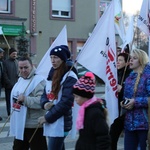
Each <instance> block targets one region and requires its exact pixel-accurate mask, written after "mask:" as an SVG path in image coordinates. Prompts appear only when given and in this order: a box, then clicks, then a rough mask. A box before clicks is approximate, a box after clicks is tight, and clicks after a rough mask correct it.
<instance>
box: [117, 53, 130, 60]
mask: <svg viewBox="0 0 150 150" xmlns="http://www.w3.org/2000/svg"><path fill="white" fill-rule="evenodd" d="M119 56H122V57H124V60H125V62H129V60H130V56H129V54H128V53H120V54H119V55H118V57H119Z"/></svg>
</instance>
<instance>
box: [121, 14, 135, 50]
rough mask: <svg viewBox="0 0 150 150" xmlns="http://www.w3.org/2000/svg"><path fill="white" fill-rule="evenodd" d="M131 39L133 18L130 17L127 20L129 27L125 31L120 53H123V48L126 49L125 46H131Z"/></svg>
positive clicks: (132, 35)
mask: <svg viewBox="0 0 150 150" xmlns="http://www.w3.org/2000/svg"><path fill="white" fill-rule="evenodd" d="M133 37H134V25H133V16H131V17H130V20H129V26H128V29H127V31H126V36H125V41H124V43H123V46H121V47H122V51H124V48H125V47H126V45H127V44H129V45H131V46H132V42H133Z"/></svg>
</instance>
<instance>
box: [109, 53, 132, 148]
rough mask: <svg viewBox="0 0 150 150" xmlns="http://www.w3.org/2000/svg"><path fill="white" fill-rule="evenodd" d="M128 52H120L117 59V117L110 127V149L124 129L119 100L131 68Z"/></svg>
mask: <svg viewBox="0 0 150 150" xmlns="http://www.w3.org/2000/svg"><path fill="white" fill-rule="evenodd" d="M129 57H130V56H129V54H128V53H120V54H119V55H118V59H117V72H118V110H119V117H117V118H116V119H115V120H114V122H113V123H112V124H111V127H110V136H111V149H112V150H117V142H118V139H119V136H120V134H121V132H122V131H123V129H124V117H125V114H122V113H121V106H120V102H121V101H122V100H123V91H124V82H125V79H126V78H127V77H128V76H129V74H130V72H131V69H129V60H130V58H129Z"/></svg>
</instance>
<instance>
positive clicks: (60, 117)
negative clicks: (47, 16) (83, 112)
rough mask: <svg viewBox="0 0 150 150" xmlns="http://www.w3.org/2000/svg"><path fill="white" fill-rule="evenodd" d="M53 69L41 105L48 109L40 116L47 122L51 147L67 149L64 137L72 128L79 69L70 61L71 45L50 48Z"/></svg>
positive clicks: (52, 149)
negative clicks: (74, 93)
mask: <svg viewBox="0 0 150 150" xmlns="http://www.w3.org/2000/svg"><path fill="white" fill-rule="evenodd" d="M50 59H51V63H52V68H51V70H50V72H49V75H48V78H47V79H48V82H47V84H46V87H45V90H44V93H43V95H42V97H41V106H42V108H43V109H45V110H47V113H46V114H45V115H44V116H41V117H40V118H39V119H38V122H39V124H43V123H44V135H45V136H48V150H64V149H65V148H64V139H65V137H66V136H67V135H68V133H69V131H70V130H71V129H72V106H73V101H74V97H73V93H72V89H73V85H74V84H75V82H76V81H77V71H76V69H75V68H74V67H73V63H71V60H70V51H69V48H68V46H66V45H59V46H56V47H54V48H53V49H52V50H51V51H50Z"/></svg>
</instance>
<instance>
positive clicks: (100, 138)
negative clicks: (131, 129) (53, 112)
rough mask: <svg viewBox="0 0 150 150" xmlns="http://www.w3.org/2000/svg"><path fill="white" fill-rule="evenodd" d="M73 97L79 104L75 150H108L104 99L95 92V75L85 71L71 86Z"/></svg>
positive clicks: (108, 142) (108, 138) (107, 128)
mask: <svg viewBox="0 0 150 150" xmlns="http://www.w3.org/2000/svg"><path fill="white" fill-rule="evenodd" d="M73 93H74V99H75V101H76V103H77V104H78V105H79V106H80V108H79V112H78V117H77V124H76V125H77V129H78V130H79V138H78V140H77V143H76V147H75V150H109V149H110V136H109V127H108V124H107V119H106V118H107V110H106V105H105V103H104V100H102V99H99V98H97V97H96V96H95V95H94V94H95V76H94V75H93V73H91V72H87V73H86V74H85V75H84V76H82V77H81V78H80V79H79V80H78V81H77V82H76V84H75V85H74V86H73Z"/></svg>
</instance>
